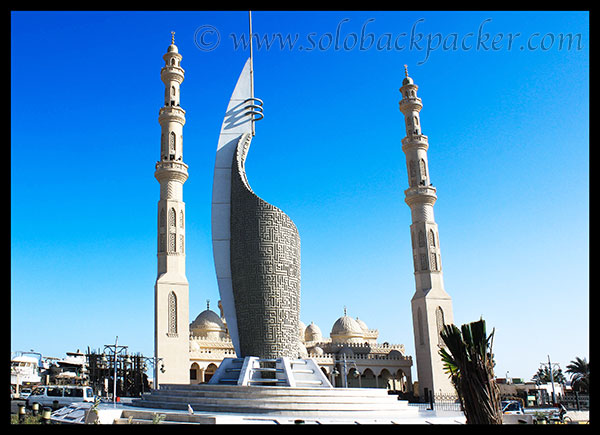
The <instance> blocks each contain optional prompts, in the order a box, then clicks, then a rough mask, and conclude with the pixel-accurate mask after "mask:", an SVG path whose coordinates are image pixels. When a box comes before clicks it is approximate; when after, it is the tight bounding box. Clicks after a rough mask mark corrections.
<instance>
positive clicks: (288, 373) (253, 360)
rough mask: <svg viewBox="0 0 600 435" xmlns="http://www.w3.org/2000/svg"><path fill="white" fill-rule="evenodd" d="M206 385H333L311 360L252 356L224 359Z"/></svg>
mask: <svg viewBox="0 0 600 435" xmlns="http://www.w3.org/2000/svg"><path fill="white" fill-rule="evenodd" d="M208 383H209V384H210V385H238V386H280V387H317V388H333V386H332V385H331V383H330V382H329V379H327V376H325V374H324V373H323V372H322V371H321V369H320V368H319V366H318V365H317V363H316V362H315V360H313V359H312V358H307V359H292V358H285V357H283V358H277V359H265V358H258V357H255V356H247V357H246V358H225V359H224V360H223V361H222V362H221V365H220V366H219V368H218V369H217V371H216V372H215V374H214V375H213V376H212V378H211V379H210V381H209V382H208Z"/></svg>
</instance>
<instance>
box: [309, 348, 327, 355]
mask: <svg viewBox="0 0 600 435" xmlns="http://www.w3.org/2000/svg"><path fill="white" fill-rule="evenodd" d="M310 353H311V354H313V355H318V356H322V355H323V354H324V352H323V349H322V348H321V347H319V346H315V347H311V348H310Z"/></svg>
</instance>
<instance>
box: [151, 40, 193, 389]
mask: <svg viewBox="0 0 600 435" xmlns="http://www.w3.org/2000/svg"><path fill="white" fill-rule="evenodd" d="M171 34H172V39H171V45H170V46H169V48H168V49H167V53H166V54H165V55H164V56H163V59H164V60H165V66H164V67H163V68H162V69H161V71H160V77H161V79H162V81H163V83H164V84H165V104H164V106H163V107H161V109H160V111H159V115H158V122H159V123H160V127H161V140H160V160H159V161H158V162H156V171H155V172H154V176H155V177H156V179H157V180H158V182H159V183H160V200H159V201H158V240H157V241H158V254H157V257H158V273H157V278H156V285H155V287H154V310H155V312H154V353H155V356H156V357H157V358H162V364H161V363H159V364H158V367H157V369H159V370H158V372H157V379H158V380H157V384H160V383H163V384H164V383H175V384H189V382H190V380H189V286H188V281H187V278H186V276H185V203H184V202H183V183H185V181H186V180H187V178H188V172H187V168H188V167H187V165H186V164H185V163H183V154H182V152H183V147H182V145H183V125H184V124H185V110H183V109H182V108H181V107H180V105H179V89H180V86H181V83H182V82H183V75H184V71H183V69H182V68H181V55H180V54H179V50H178V49H177V46H176V45H175V32H171ZM161 365H162V367H163V370H164V371H163V370H160V367H161ZM154 388H158V385H155V386H154Z"/></svg>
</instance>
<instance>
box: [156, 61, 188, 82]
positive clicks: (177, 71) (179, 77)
mask: <svg viewBox="0 0 600 435" xmlns="http://www.w3.org/2000/svg"><path fill="white" fill-rule="evenodd" d="M184 74H185V71H184V70H183V68H181V67H179V66H174V65H168V66H163V67H162V69H161V70H160V79H161V80H162V81H163V83H165V84H166V83H169V82H172V81H174V82H178V83H179V84H181V82H183V77H184Z"/></svg>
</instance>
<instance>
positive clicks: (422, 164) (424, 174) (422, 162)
mask: <svg viewBox="0 0 600 435" xmlns="http://www.w3.org/2000/svg"><path fill="white" fill-rule="evenodd" d="M419 169H421V179H422V180H424V179H425V178H427V165H426V164H425V160H423V159H421V160H419Z"/></svg>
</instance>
